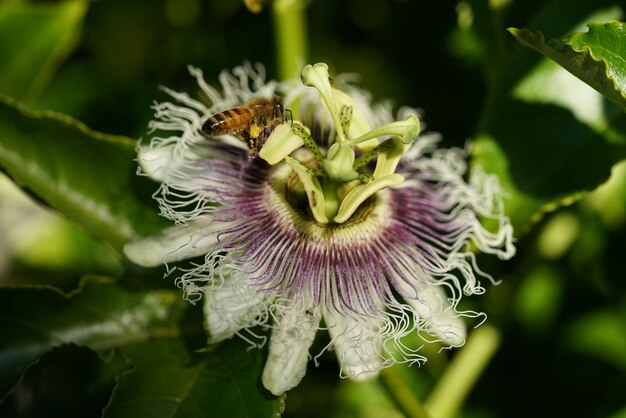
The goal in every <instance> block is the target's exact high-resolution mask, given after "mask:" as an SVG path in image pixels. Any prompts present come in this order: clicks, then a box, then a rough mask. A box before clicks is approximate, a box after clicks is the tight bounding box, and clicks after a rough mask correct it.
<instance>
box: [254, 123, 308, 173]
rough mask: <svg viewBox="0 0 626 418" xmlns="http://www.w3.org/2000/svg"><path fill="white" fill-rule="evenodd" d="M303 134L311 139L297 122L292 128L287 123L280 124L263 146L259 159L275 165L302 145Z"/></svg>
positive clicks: (305, 129) (306, 130)
mask: <svg viewBox="0 0 626 418" xmlns="http://www.w3.org/2000/svg"><path fill="white" fill-rule="evenodd" d="M296 127H297V129H296ZM305 134H306V135H308V136H309V138H310V137H311V134H310V132H309V129H308V128H306V127H304V126H303V125H301V124H300V123H298V122H294V123H293V127H292V126H291V123H289V122H288V123H283V124H280V125H278V126H277V127H276V129H274V130H273V131H272V133H271V135H270V136H269V138H267V141H266V142H265V144H263V147H262V148H261V151H259V157H261V158H263V159H264V160H265V161H267V162H268V164H270V165H274V164H277V163H279V162H281V161H282V160H284V159H285V157H286V156H288V155H289V154H291V153H292V152H294V151H295V150H297V149H298V148H300V147H301V146H302V145H303V144H304V139H303V136H306V135H305Z"/></svg>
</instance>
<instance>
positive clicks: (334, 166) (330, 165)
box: [322, 143, 359, 182]
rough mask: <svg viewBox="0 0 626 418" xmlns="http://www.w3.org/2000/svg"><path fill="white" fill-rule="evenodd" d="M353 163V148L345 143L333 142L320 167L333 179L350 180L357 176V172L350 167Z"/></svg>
mask: <svg viewBox="0 0 626 418" xmlns="http://www.w3.org/2000/svg"><path fill="white" fill-rule="evenodd" d="M353 165H354V150H353V149H352V147H351V146H349V145H346V144H343V143H342V144H333V145H332V146H331V147H330V149H329V150H328V155H327V156H326V159H325V160H324V161H323V162H322V168H323V169H324V171H325V172H326V174H328V177H330V178H331V179H333V180H338V181H344V182H345V181H352V180H354V179H356V178H357V177H359V173H357V172H356V170H355V169H353V168H352V166H353Z"/></svg>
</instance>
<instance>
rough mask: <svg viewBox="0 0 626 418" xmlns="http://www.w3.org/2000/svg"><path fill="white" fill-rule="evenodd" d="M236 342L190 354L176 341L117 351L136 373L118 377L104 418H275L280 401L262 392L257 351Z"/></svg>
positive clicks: (260, 353) (261, 357) (260, 359)
mask: <svg viewBox="0 0 626 418" xmlns="http://www.w3.org/2000/svg"><path fill="white" fill-rule="evenodd" d="M249 348H250V347H249V346H248V345H247V343H245V342H244V341H242V340H240V339H234V340H229V341H227V342H224V343H222V344H221V345H220V346H219V347H217V348H216V349H215V350H214V351H211V352H208V353H207V352H197V351H196V352H194V351H191V350H192V349H193V347H191V348H190V347H188V346H186V342H185V341H183V340H182V339H179V338H172V339H159V340H155V341H150V342H145V343H140V344H137V345H134V346H129V347H126V348H124V349H123V350H122V352H123V354H124V355H126V356H127V357H128V358H129V359H130V360H131V361H132V362H134V363H135V366H136V367H135V370H134V371H133V372H131V373H129V374H126V375H124V376H122V377H121V379H120V381H119V384H118V386H117V387H116V389H115V391H114V393H113V396H112V398H111V402H110V403H109V405H108V406H107V407H106V409H105V410H104V412H103V415H102V416H103V417H104V418H124V417H129V418H130V417H132V418H137V417H150V418H160V417H163V418H191V417H194V418H196V417H197V418H202V417H207V416H215V417H232V418H239V417H242V418H253V417H264V418H270V417H279V416H280V414H281V413H282V409H283V407H284V398H283V397H281V398H276V397H274V396H272V395H271V394H270V393H269V392H267V391H266V390H265V389H263V388H262V386H261V379H260V376H261V372H262V370H263V365H264V362H265V361H264V354H263V351H262V350H258V349H253V350H250V349H249Z"/></svg>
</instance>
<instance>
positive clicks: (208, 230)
mask: <svg viewBox="0 0 626 418" xmlns="http://www.w3.org/2000/svg"><path fill="white" fill-rule="evenodd" d="M221 228H223V225H221V226H218V225H217V224H210V220H208V219H206V218H204V219H198V220H197V221H194V222H193V223H189V224H188V225H184V226H174V227H171V228H167V229H164V230H163V231H161V232H159V233H158V234H155V235H151V236H149V237H146V238H142V239H140V240H138V241H133V242H130V243H128V244H126V245H125V246H124V254H125V255H126V257H128V258H129V259H130V260H131V261H132V262H133V263H135V264H138V265H140V266H143V267H156V266H160V265H162V264H164V263H168V262H175V261H180V260H184V259H186V258H191V257H197V256H199V255H203V254H206V253H207V252H209V250H210V249H211V248H212V247H213V246H215V244H216V242H217V235H216V234H215V232H216V231H218V230H220V229H221Z"/></svg>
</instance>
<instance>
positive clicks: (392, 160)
mask: <svg viewBox="0 0 626 418" xmlns="http://www.w3.org/2000/svg"><path fill="white" fill-rule="evenodd" d="M387 142H388V143H389V145H390V146H389V148H388V149H386V150H385V151H384V152H382V153H381V154H380V155H379V156H378V159H377V160H376V168H375V169H374V178H377V179H378V178H382V177H385V176H388V175H390V174H393V173H395V172H396V167H398V163H399V162H400V158H402V154H404V153H405V152H406V150H407V149H408V148H409V147H410V146H411V144H404V143H403V142H402V141H401V140H400V139H398V138H392V139H388V140H387V141H385V142H383V144H384V143H387Z"/></svg>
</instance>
